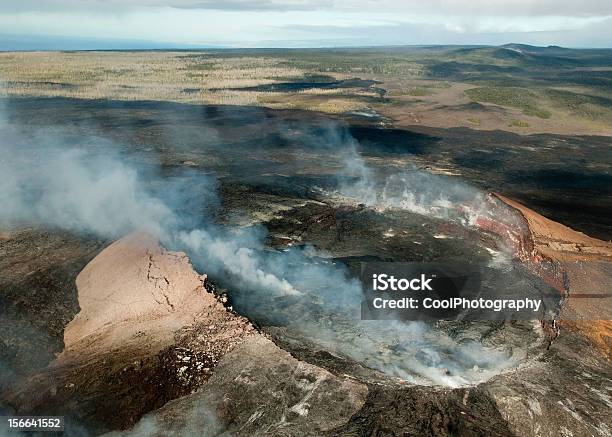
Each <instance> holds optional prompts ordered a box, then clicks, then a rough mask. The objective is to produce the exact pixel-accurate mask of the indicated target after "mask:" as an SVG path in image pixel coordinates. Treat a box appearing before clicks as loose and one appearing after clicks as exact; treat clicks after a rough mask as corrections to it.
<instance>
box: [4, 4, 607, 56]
mask: <svg viewBox="0 0 612 437" xmlns="http://www.w3.org/2000/svg"><path fill="white" fill-rule="evenodd" d="M113 40H114V41H115V42H114V46H113V48H116V47H117V46H119V47H123V46H125V48H129V47H130V46H131V45H142V46H153V47H154V46H156V45H159V46H160V47H168V46H172V45H176V46H199V45H201V46H231V47H317V46H355V45H385V44H393V45H395V44H504V43H507V42H517V43H527V44H536V45H553V44H554V45H562V46H568V47H612V0H581V1H578V0H225V1H223V0H135V1H124V0H81V1H77V0H40V1H36V0H14V1H13V0H0V49H9V48H11V47H12V48H15V49H19V48H36V46H37V44H38V45H39V46H40V48H49V47H48V46H49V45H50V44H51V45H53V44H55V45H59V46H60V47H57V48H62V47H64V46H65V47H66V48H74V47H73V46H74V45H75V44H76V46H78V45H79V44H89V45H91V46H92V47H89V46H87V47H83V48H93V47H95V46H96V45H100V48H104V47H103V46H104V45H105V44H106V45H108V44H111V43H112V41H113ZM79 41H80V42H79ZM83 41H89V42H87V43H86V42H83ZM109 41H110V42H109ZM51 42H52V43H51ZM28 44H29V45H28ZM45 44H46V45H45ZM20 45H21V47H20ZM111 45H112V44H111Z"/></svg>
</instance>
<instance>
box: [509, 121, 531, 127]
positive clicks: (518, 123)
mask: <svg viewBox="0 0 612 437" xmlns="http://www.w3.org/2000/svg"><path fill="white" fill-rule="evenodd" d="M508 126H510V127H529V123H527V122H526V121H523V120H512V121H511V122H510V124H509V125H508Z"/></svg>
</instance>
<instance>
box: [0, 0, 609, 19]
mask: <svg viewBox="0 0 612 437" xmlns="http://www.w3.org/2000/svg"><path fill="white" fill-rule="evenodd" d="M166 7H168V8H179V9H203V10H227V11H304V10H311V11H314V10H324V11H345V12H346V11H352V12H388V13H410V14H415V15H418V14H431V15H439V16H456V15H461V16H551V15H555V16H571V17H593V16H602V15H612V2H610V1H609V0H585V1H582V2H576V1H574V0H429V1H422V0H133V1H130V2H125V1H122V0H92V1H87V2H83V1H77V0H48V1H45V2H40V1H37V0H22V1H20V2H4V3H3V4H0V13H14V12H42V11H58V10H72V11H75V10H77V11H96V12H102V11H106V12H110V13H114V12H117V11H125V10H135V9H142V8H166Z"/></svg>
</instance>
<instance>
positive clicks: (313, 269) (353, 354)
mask: <svg viewBox="0 0 612 437" xmlns="http://www.w3.org/2000/svg"><path fill="white" fill-rule="evenodd" d="M0 131H3V132H4V133H5V134H6V135H3V136H2V137H1V139H0V174H1V175H2V177H1V178H0V205H2V208H1V209H0V223H2V224H11V225H19V224H23V223H34V224H39V225H44V226H53V227H59V228H62V229H68V230H73V231H84V232H93V233H95V234H98V235H101V236H104V237H113V238H114V237H118V236H121V235H122V234H125V233H128V232H130V231H133V230H135V229H143V228H144V229H146V230H148V231H149V232H152V233H154V234H156V235H158V236H159V237H160V238H161V239H162V241H163V242H164V243H165V244H166V245H168V246H171V248H173V249H174V248H178V249H183V250H186V251H187V252H188V253H189V255H190V256H191V258H192V259H193V260H194V262H196V265H198V266H200V267H201V270H202V271H203V272H204V273H208V274H209V275H211V277H213V279H220V280H223V281H225V282H227V283H228V284H229V285H231V287H232V288H231V289H230V295H231V296H232V299H234V300H236V302H238V303H240V304H241V305H242V306H243V307H244V308H249V309H251V308H256V309H258V310H259V311H263V312H265V313H267V314H270V315H274V314H278V315H279V317H280V316H282V318H284V319H285V320H288V322H287V323H288V326H289V327H290V328H291V329H292V330H294V331H295V332H298V333H299V334H300V335H303V336H304V337H306V338H308V339H310V340H312V341H314V342H318V343H320V344H323V345H324V346H326V347H327V348H329V349H330V350H331V351H335V352H338V353H340V354H344V355H346V356H348V357H350V358H353V359H355V360H357V361H360V362H362V363H364V364H365V365H368V366H371V367H373V368H376V369H379V370H381V371H385V372H387V373H389V374H392V375H396V376H398V377H401V378H404V379H407V380H412V381H415V382H424V381H430V382H433V383H436V384H442V385H453V386H455V385H461V384H464V383H466V382H478V381H480V379H481V378H482V377H483V374H482V373H481V372H472V373H473V374H472V373H470V372H471V371H469V369H471V368H472V367H473V366H474V365H476V364H475V363H476V362H477V363H480V364H478V366H479V367H481V368H484V369H487V371H488V372H497V371H499V370H500V369H503V368H507V367H510V366H511V365H512V363H511V362H510V361H508V362H502V361H503V360H502V359H501V358H500V357H503V358H504V359H505V358H508V357H509V354H507V353H506V352H505V351H494V350H491V349H489V348H486V347H484V346H482V345H479V344H477V343H476V342H471V343H466V344H463V343H459V342H457V341H455V340H453V339H451V338H450V337H448V336H447V335H445V334H443V333H441V332H439V331H436V330H435V329H431V328H430V327H428V326H427V325H423V324H414V323H410V324H407V323H402V322H393V323H389V322H388V321H361V320H360V319H359V312H360V303H361V288H360V285H359V283H358V282H357V281H356V280H355V279H350V278H348V276H347V274H346V270H345V269H344V268H343V267H340V266H338V265H336V264H333V263H330V262H328V261H325V260H322V259H320V258H318V257H316V251H315V252H314V253H313V251H312V250H309V251H308V250H300V249H290V250H289V251H287V252H276V251H272V250H270V249H269V248H267V247H266V245H265V233H264V232H263V231H262V230H261V229H242V230H235V229H224V228H219V227H217V226H215V225H213V224H211V223H208V224H206V225H204V226H200V227H195V228H193V227H187V228H185V223H188V221H187V220H185V219H184V217H183V216H182V213H181V212H180V210H183V211H184V210H185V208H181V207H180V206H184V204H187V205H188V206H191V205H192V203H191V202H192V200H190V199H188V198H184V194H185V193H184V192H179V191H174V192H168V190H164V191H162V190H161V189H158V190H153V189H152V186H151V185H150V184H148V183H147V182H148V181H147V182H145V181H144V180H143V178H141V177H140V176H139V174H140V173H139V172H138V171H137V169H135V168H134V167H133V166H131V165H129V164H128V163H127V162H128V161H127V160H126V158H125V157H124V156H120V155H117V154H116V152H112V149H113V147H112V145H109V144H104V147H100V148H98V149H100V150H101V151H99V150H98V151H91V150H90V149H87V148H81V149H78V150H77V149H74V148H69V147H67V146H65V145H64V144H63V142H62V141H61V139H55V140H51V139H49V138H47V135H46V133H45V132H39V133H38V134H37V135H29V136H28V138H25V139H24V138H23V137H22V136H21V134H20V133H19V132H17V131H16V130H15V129H14V126H11V125H10V124H7V123H4V124H2V125H0ZM334 135H338V138H336V139H334V137H333V136H334ZM330 138H331V140H332V141H348V142H349V144H350V145H351V146H355V143H354V140H353V139H351V138H350V137H348V136H347V135H345V134H337V133H334V132H333V131H331V132H329V133H328V134H327V135H326V137H325V140H327V141H329V140H330ZM341 153H346V154H347V155H346V156H347V159H346V160H345V163H346V165H345V167H346V168H345V171H346V172H347V175H348V176H351V177H353V178H356V183H354V184H352V185H351V186H350V190H352V191H349V192H347V193H348V194H347V195H348V196H350V197H353V198H355V199H357V200H358V201H360V202H364V203H366V204H369V205H375V206H381V207H389V206H393V207H403V208H407V209H411V208H412V209H411V210H419V211H421V210H422V211H423V212H427V213H429V212H430V211H437V212H436V214H438V215H444V214H446V215H450V209H451V208H450V207H449V202H451V203H452V202H453V201H454V197H461V196H464V197H465V196H469V195H471V194H473V193H471V192H469V190H468V191H466V190H465V188H464V187H459V186H458V188H456V189H455V190H450V192H449V193H447V194H448V196H449V197H448V198H446V197H440V196H439V193H440V191H441V190H442V185H440V184H439V181H438V180H436V179H435V178H431V179H429V180H428V183H426V184H425V185H424V187H425V188H422V190H421V191H420V192H418V191H415V190H414V189H413V188H412V185H411V184H412V181H413V179H411V178H412V177H413V176H411V175H410V173H407V174H406V175H404V176H399V177H398V178H399V179H397V180H395V179H391V180H388V181H387V182H386V183H385V185H383V186H382V189H381V186H380V184H378V183H377V182H376V180H375V177H374V176H373V171H371V170H370V169H369V168H368V167H367V166H365V164H364V163H363V160H360V159H358V156H357V155H356V154H355V153H354V148H353V147H350V148H345V149H343V151H342V152H341ZM421 176H422V175H420V176H419V178H420V177H421ZM420 182H422V180H420ZM160 184H161V185H163V184H165V182H164V181H163V180H162V181H159V182H158V185H160ZM190 185H191V186H192V187H197V186H198V185H205V186H206V188H208V189H209V188H210V186H211V184H210V181H207V180H206V178H199V177H198V178H197V179H194V180H192V181H190ZM419 186H423V185H419ZM347 187H348V185H347ZM346 189H347V190H349V188H346ZM444 189H445V190H446V186H444ZM340 191H342V189H341V190H340ZM446 191H448V190H446ZM466 193H467V194H466ZM453 196H454V197H453ZM208 200H210V199H208ZM194 202H195V201H194ZM194 204H195V203H194ZM175 205H178V206H179V207H177V206H175ZM187 209H193V208H187ZM189 223H190V224H191V223H192V222H191V221H189ZM313 254H314V255H315V256H313ZM288 299H289V300H288ZM246 315H248V316H250V315H251V314H250V313H248V314H246ZM472 352H477V354H475V355H477V356H478V357H479V358H474V357H472V358H466V357H469V356H470V353H472ZM476 360H478V361H476ZM466 369H468V370H466ZM484 375H486V374H484Z"/></svg>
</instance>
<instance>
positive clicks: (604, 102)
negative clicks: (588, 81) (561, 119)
mask: <svg viewBox="0 0 612 437" xmlns="http://www.w3.org/2000/svg"><path fill="white" fill-rule="evenodd" d="M546 96H547V97H548V98H549V99H550V100H551V102H552V105H553V106H554V107H555V108H558V109H561V110H565V111H569V112H571V113H572V114H574V115H578V116H580V117H584V118H589V119H591V120H597V119H604V118H606V117H610V116H612V109H611V108H612V99H609V98H606V97H601V96H591V95H586V94H577V93H574V92H571V91H565V90H558V89H547V90H546Z"/></svg>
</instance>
